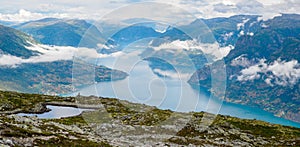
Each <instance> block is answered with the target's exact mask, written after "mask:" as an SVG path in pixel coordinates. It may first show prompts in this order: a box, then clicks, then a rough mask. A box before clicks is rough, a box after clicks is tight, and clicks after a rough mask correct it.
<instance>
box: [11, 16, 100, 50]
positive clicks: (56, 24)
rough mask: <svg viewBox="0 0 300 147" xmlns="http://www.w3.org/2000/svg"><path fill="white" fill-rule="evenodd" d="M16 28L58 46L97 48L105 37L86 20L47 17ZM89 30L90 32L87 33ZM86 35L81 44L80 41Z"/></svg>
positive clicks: (42, 41) (15, 26) (43, 41)
mask: <svg viewBox="0 0 300 147" xmlns="http://www.w3.org/2000/svg"><path fill="white" fill-rule="evenodd" d="M13 27H14V28H15V29H17V30H20V31H23V32H26V33H27V34H30V35H31V36H33V38H34V39H36V40H37V41H39V42H41V43H43V44H48V45H57V46H73V47H77V46H78V45H80V46H81V47H89V48H95V47H97V44H98V43H99V42H100V41H101V40H102V39H103V37H102V34H101V32H100V31H99V30H98V29H97V27H95V26H94V25H92V24H90V23H88V22H86V21H85V20H76V19H70V20H65V19H57V18H45V19H41V20H36V21H30V22H25V23H22V24H18V25H14V26H13ZM87 30H89V31H88V32H89V33H86V32H87ZM83 36H85V37H84V38H85V40H84V41H83V43H82V44H81V43H80V41H81V39H82V38H83Z"/></svg>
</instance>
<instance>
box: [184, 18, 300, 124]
mask: <svg viewBox="0 0 300 147" xmlns="http://www.w3.org/2000/svg"><path fill="white" fill-rule="evenodd" d="M299 34H300V15H296V14H295V15H294V14H282V16H278V17H275V18H273V19H270V20H267V21H263V22H261V27H260V28H259V29H257V31H256V32H254V34H253V35H243V36H240V37H239V39H238V40H237V42H236V45H235V49H234V50H231V52H230V53H229V54H228V56H226V57H225V58H224V61H225V64H226V72H227V90H226V97H225V100H226V101H229V102H234V103H242V104H245V105H250V106H256V107H260V108H262V109H264V110H266V111H269V112H272V113H273V114H275V115H277V116H280V117H284V118H287V119H290V120H293V121H297V122H300V109H299V105H300V86H299V85H300V80H299V78H300V69H299V68H300V65H299V61H300V36H299ZM218 62H220V61H217V62H216V63H214V64H215V65H217V64H218ZM210 67H211V66H206V67H204V68H202V69H200V70H198V71H197V72H196V73H194V75H193V76H192V77H191V78H190V80H189V83H190V84H192V85H194V84H196V85H199V84H200V85H201V86H203V87H205V88H208V89H210V86H211V85H210V84H209V83H210V80H211V79H210V78H211V77H210Z"/></svg>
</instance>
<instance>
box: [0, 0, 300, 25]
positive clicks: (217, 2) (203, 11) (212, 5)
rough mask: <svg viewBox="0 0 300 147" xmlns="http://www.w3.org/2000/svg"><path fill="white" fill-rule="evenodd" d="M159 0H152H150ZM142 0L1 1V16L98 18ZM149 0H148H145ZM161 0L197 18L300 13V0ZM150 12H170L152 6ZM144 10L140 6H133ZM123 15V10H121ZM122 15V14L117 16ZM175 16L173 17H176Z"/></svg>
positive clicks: (8, 18) (21, 18) (14, 18)
mask: <svg viewBox="0 0 300 147" xmlns="http://www.w3.org/2000/svg"><path fill="white" fill-rule="evenodd" d="M155 1H157V2H160V1H161V0H152V1H151V2H155ZM142 2H146V1H141V0H84V1H82V0H26V1H25V0H24V1H23V0H9V1H0V6H1V7H0V20H4V21H19V22H23V21H28V20H36V19H41V18H45V17H57V18H80V19H93V20H97V19H101V17H102V16H104V15H106V14H108V13H110V12H113V11H116V10H118V9H119V8H121V7H124V6H130V5H131V4H135V3H142ZM148 2H149V1H148ZM164 3H168V4H171V5H174V6H176V7H178V8H181V9H183V10H186V11H188V12H190V13H192V14H193V15H195V16H196V17H198V18H212V17H223V16H225V17H227V16H232V15H236V14H259V15H263V16H264V18H270V17H273V16H275V15H276V14H280V13H300V12H299V10H298V8H300V1H299V0H165V1H164ZM152 9H153V11H152V12H159V13H160V14H166V13H169V11H168V9H162V8H158V9H159V10H157V9H156V8H155V7H153V8H152ZM136 13H143V9H140V10H136ZM122 15H126V13H124V14H122ZM120 17H122V16H120ZM179 17H184V15H183V16H180V15H178V16H176V17H173V19H179Z"/></svg>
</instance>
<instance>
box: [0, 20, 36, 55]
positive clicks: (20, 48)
mask: <svg viewBox="0 0 300 147" xmlns="http://www.w3.org/2000/svg"><path fill="white" fill-rule="evenodd" d="M32 43H36V41H34V39H33V38H32V37H30V36H28V35H26V34H25V33H23V32H20V31H17V30H15V29H12V28H9V27H5V26H2V25H0V53H1V54H10V55H13V56H17V57H23V58H28V57H30V56H34V55H37V54H38V53H37V52H34V51H31V50H29V49H27V48H26V46H31V44H32Z"/></svg>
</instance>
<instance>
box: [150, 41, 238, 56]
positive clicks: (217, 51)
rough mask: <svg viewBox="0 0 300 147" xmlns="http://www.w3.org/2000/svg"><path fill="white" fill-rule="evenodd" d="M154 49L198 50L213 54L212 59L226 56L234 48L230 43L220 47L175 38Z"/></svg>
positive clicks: (214, 44) (215, 44) (216, 44)
mask: <svg viewBox="0 0 300 147" xmlns="http://www.w3.org/2000/svg"><path fill="white" fill-rule="evenodd" d="M153 48H154V50H156V51H158V50H162V49H168V50H170V49H173V50H178V51H180V50H183V49H185V50H195V51H196V50H199V51H201V52H203V53H204V54H208V55H212V56H214V57H215V58H214V60H219V59H222V58H223V57H225V56H227V55H228V54H229V52H230V51H231V50H232V49H234V47H233V46H232V45H229V46H225V47H220V46H219V44H218V43H216V42H215V43H203V44H199V43H197V42H196V41H194V40H186V41H181V40H175V41H173V42H168V43H163V44H161V45H160V46H158V47H153Z"/></svg>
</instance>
